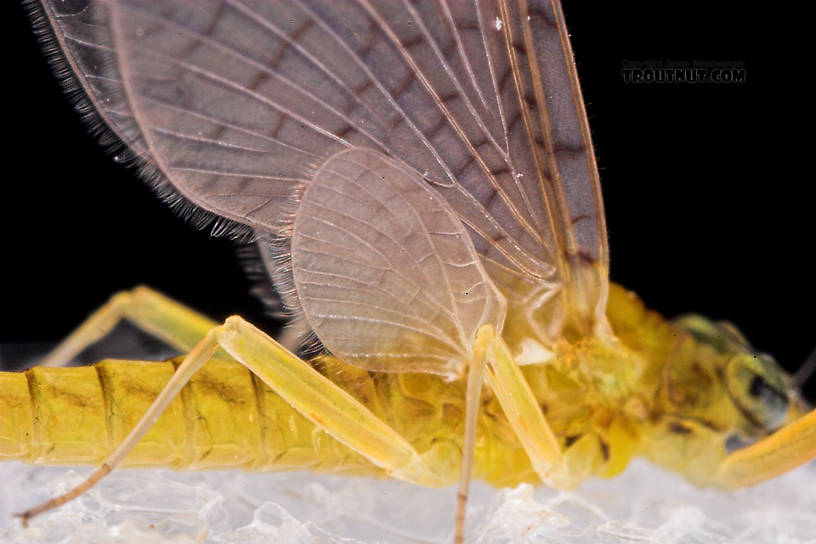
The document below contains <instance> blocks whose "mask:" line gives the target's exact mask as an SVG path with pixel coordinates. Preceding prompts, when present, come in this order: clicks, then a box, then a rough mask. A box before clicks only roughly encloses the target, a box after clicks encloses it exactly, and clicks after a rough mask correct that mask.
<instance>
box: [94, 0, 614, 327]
mask: <svg viewBox="0 0 816 544" xmlns="http://www.w3.org/2000/svg"><path fill="white" fill-rule="evenodd" d="M110 8H111V17H110V21H111V28H112V31H111V35H112V36H113V44H114V49H115V51H116V58H117V63H116V65H117V66H118V68H119V72H120V73H121V75H122V79H123V80H124V83H125V89H126V94H127V97H128V104H129V106H130V108H131V110H132V112H133V114H134V115H135V119H136V121H137V123H138V126H139V127H140V129H141V133H142V134H143V136H144V138H145V140H146V141H147V142H148V147H149V150H150V154H151V156H152V157H153V158H154V159H155V160H156V162H157V163H158V164H159V166H160V168H161V170H162V171H163V173H164V174H165V175H166V176H167V177H168V178H169V180H170V181H171V183H172V184H173V185H174V187H175V188H176V189H177V190H178V191H179V192H180V193H181V194H183V195H184V196H185V197H186V198H187V199H189V200H191V201H192V202H193V203H195V204H196V205H198V206H200V207H202V208H204V209H206V210H209V211H211V212H214V213H216V214H218V215H220V216H223V217H226V218H229V219H232V220H235V221H238V222H241V223H244V224H246V225H249V226H251V227H252V228H254V229H256V230H257V231H259V232H270V233H280V232H282V231H283V230H285V229H286V227H287V225H288V224H289V222H290V218H291V212H292V210H293V204H292V199H295V200H296V199H297V198H298V196H299V195H300V194H301V193H302V191H303V189H304V187H305V186H306V185H308V184H309V183H310V180H311V179H312V178H313V176H314V175H315V173H316V172H317V171H318V169H319V168H320V166H321V165H322V164H323V163H324V162H325V161H326V159H327V158H328V157H330V156H332V155H334V154H336V153H338V152H340V151H343V150H344V149H349V148H351V147H360V148H370V149H372V150H374V151H377V152H379V153H382V154H383V155H386V156H390V157H392V158H394V159H396V160H399V161H401V162H402V163H404V164H406V165H407V166H408V167H409V168H411V169H413V170H414V171H416V172H417V173H418V174H419V176H421V177H422V178H423V179H424V180H426V181H427V182H428V183H429V184H431V185H432V186H433V187H434V188H435V190H436V191H438V192H439V193H440V194H441V195H442V196H443V197H444V198H445V199H446V200H447V201H448V203H449V204H450V206H451V208H452V209H453V210H454V212H455V213H456V214H457V215H458V217H459V218H460V220H461V221H462V222H463V224H464V225H465V226H466V228H467V231H468V233H469V234H470V236H471V238H472V240H473V244H474V246H475V249H476V251H477V253H478V254H479V255H480V256H481V258H482V260H483V263H484V265H485V268H486V270H487V271H488V273H489V275H490V277H491V279H492V280H493V281H494V282H495V283H496V284H497V286H498V287H499V288H500V289H501V291H502V292H503V293H504V294H505V296H506V297H507V298H508V302H509V304H510V313H513V312H514V311H515V312H516V313H519V314H523V315H532V313H533V311H534V310H536V309H537V308H539V307H542V306H543V305H544V301H550V302H551V303H552V301H556V302H555V304H556V306H557V307H556V308H552V307H548V309H547V310H546V313H545V314H544V318H543V320H544V321H545V322H546V323H545V325H553V323H552V322H556V321H558V322H559V323H555V326H550V327H549V328H547V330H543V329H542V330H539V332H540V335H541V336H542V337H545V338H546V337H551V336H552V335H554V334H555V335H557V334H558V330H559V329H558V325H560V321H562V320H563V316H564V315H565V313H569V312H565V311H564V308H563V307H564V306H566V307H567V308H568V309H569V308H572V307H575V308H577V312H578V313H579V314H582V315H583V316H585V317H589V318H590V319H591V318H597V317H599V316H601V315H602V313H603V306H604V303H605V296H604V293H605V291H606V281H607V279H606V269H607V259H608V257H607V248H606V238H605V227H604V218H603V210H602V207H601V200H600V191H599V187H598V179H597V171H596V168H595V163H594V157H593V153H592V146H591V142H590V140H589V133H588V129H587V124H586V119H585V114H584V110H583V104H582V101H581V96H580V90H579V88H578V83H577V78H576V75H575V70H574V67H573V65H572V53H571V50H570V46H569V42H568V39H567V35H566V30H565V27H564V23H563V16H562V14H561V9H560V5H559V4H558V3H557V2H554V1H544V0H540V1H529V2H525V1H521V2H518V3H511V2H508V1H506V0H505V1H500V2H493V1H485V2H480V1H478V0H472V1H451V2H432V1H427V0H420V1H411V2H409V1H408V0H403V1H401V2H398V1H393V2H373V1H368V0H358V1H353V2H352V1H335V0H314V1H307V2H299V3H294V2H288V1H280V2H276V1H271V0H270V1H263V2H260V1H244V0H221V1H217V0H210V1H203V0H174V1H164V2H153V1H150V0H127V1H124V0H122V1H116V2H112V3H111V4H110ZM587 268H589V269H592V270H594V273H592V274H587V273H586V271H585V269H587ZM558 293H560V294H561V296H554V295H556V294H558ZM514 308H515V310H514ZM531 308H532V309H531ZM558 316H561V317H560V318H559V317H558ZM532 321H535V320H534V319H532ZM532 328H534V329H535V327H532Z"/></svg>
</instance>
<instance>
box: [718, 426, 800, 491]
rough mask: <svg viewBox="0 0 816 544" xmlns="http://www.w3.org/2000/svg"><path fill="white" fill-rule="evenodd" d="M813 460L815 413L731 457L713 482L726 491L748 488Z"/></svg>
mask: <svg viewBox="0 0 816 544" xmlns="http://www.w3.org/2000/svg"><path fill="white" fill-rule="evenodd" d="M813 459H816V410H812V411H811V412H810V413H808V414H806V415H805V416H803V417H801V418H799V419H797V420H796V421H794V422H792V423H789V424H788V425H785V426H784V427H782V428H781V429H779V430H778V431H776V432H775V433H774V434H772V435H770V436H768V437H765V438H764V439H762V440H760V441H759V442H757V443H755V444H751V445H750V446H748V447H745V448H742V449H739V450H737V451H735V452H733V453H731V454H730V455H728V456H727V457H726V458H725V459H724V460H723V462H722V464H721V465H720V468H719V470H718V472H717V474H716V477H715V482H714V483H715V484H717V485H719V486H721V487H725V488H734V487H747V486H750V485H754V484H758V483H760V482H763V481H765V480H769V479H771V478H774V477H776V476H779V475H780V474H782V473H784V472H787V471H789V470H792V469H794V468H796V467H798V466H799V465H803V464H805V463H807V462H808V461H811V460H813Z"/></svg>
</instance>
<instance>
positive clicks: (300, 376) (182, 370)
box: [19, 316, 444, 524]
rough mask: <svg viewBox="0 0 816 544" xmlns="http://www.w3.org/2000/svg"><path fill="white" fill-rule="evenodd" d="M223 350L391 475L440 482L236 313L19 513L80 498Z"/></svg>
mask: <svg viewBox="0 0 816 544" xmlns="http://www.w3.org/2000/svg"><path fill="white" fill-rule="evenodd" d="M219 345H220V346H221V347H222V348H224V349H225V350H226V351H227V352H228V353H229V354H231V355H232V356H233V357H234V358H235V359H236V360H237V361H239V362H240V363H242V364H243V365H244V366H246V367H247V368H248V369H249V370H250V371H251V372H253V373H254V374H256V375H257V376H258V377H259V378H261V379H262V380H263V381H264V382H265V383H266V384H267V385H269V386H270V387H271V388H272V389H274V390H275V392H276V393H277V394H278V395H280V396H281V398H283V399H284V400H285V401H287V402H288V403H289V404H291V405H292V406H293V407H294V408H295V409H296V410H297V411H298V412H300V413H301V414H303V415H304V416H305V417H306V418H308V419H310V420H311V421H312V422H314V423H315V424H316V425H318V426H320V427H322V428H323V429H324V430H325V431H326V432H328V433H329V434H331V435H332V436H333V437H334V438H336V439H337V440H339V441H340V442H342V443H344V444H346V445H347V446H348V447H350V448H352V449H354V450H356V451H357V452H359V453H360V454H362V455H364V456H365V457H367V458H368V459H369V460H370V461H371V462H372V463H374V464H375V465H377V466H379V467H381V468H383V469H384V470H385V471H386V473H388V474H390V475H391V476H393V477H395V478H398V479H401V480H406V481H409V482H414V483H418V484H422V485H428V486H439V485H442V484H443V483H444V482H442V481H441V480H440V479H439V477H438V476H437V475H436V474H435V473H433V472H432V471H431V470H430V469H429V468H428V467H427V466H426V464H425V462H424V461H423V460H422V458H421V457H420V456H419V454H418V453H417V452H416V450H414V448H413V447H412V446H411V445H410V444H409V443H408V442H407V441H406V440H405V439H404V438H403V437H402V436H400V435H399V434H398V433H397V432H396V431H395V430H394V429H392V428H391V427H390V426H388V425H387V424H385V423H384V422H383V421H382V420H380V419H378V418H377V417H376V416H375V415H374V414H372V413H371V411H369V410H368V408H366V407H365V406H363V405H362V404H361V403H360V402H359V401H357V400H356V399H354V398H353V397H352V396H351V395H349V394H348V393H346V392H345V391H343V390H342V389H340V388H339V387H338V386H336V385H335V384H334V383H332V382H331V381H330V380H328V379H327V378H325V377H324V376H323V375H321V374H320V373H318V372H317V371H316V370H314V369H313V368H312V367H311V366H310V365H309V364H308V363H306V362H304V361H302V360H301V359H299V358H298V357H296V356H295V355H293V354H292V353H290V352H289V351H287V350H286V349H284V348H283V347H282V346H281V345H280V344H278V343H277V342H275V341H274V340H273V339H272V338H270V337H269V336H267V335H265V334H264V333H263V332H261V331H260V330H258V329H257V328H255V327H253V326H252V325H250V324H249V323H247V322H246V321H244V320H243V319H241V318H240V317H237V316H233V317H230V318H229V319H227V320H226V321H225V322H224V324H223V325H220V326H217V327H215V328H213V329H211V330H210V331H209V332H207V333H206V335H205V336H204V338H203V339H202V340H201V341H200V342H199V343H198V345H197V346H196V347H195V348H194V349H193V350H192V351H191V352H190V353H189V354H188V355H187V357H185V359H184V361H183V362H182V363H181V365H179V367H178V369H177V370H176V373H175V374H174V375H173V378H172V379H171V380H170V381H169V382H168V383H167V385H166V386H165V388H164V389H163V390H162V392H161V393H160V394H159V396H158V397H157V398H156V400H155V401H154V402H153V404H152V405H151V406H150V408H149V409H148V410H147V412H146V413H145V415H144V416H143V417H142V419H141V420H139V423H137V424H136V426H135V427H134V428H133V430H132V431H131V432H130V434H129V435H128V436H127V438H126V439H125V440H124V441H123V442H122V443H121V444H120V445H119V447H118V448H117V449H116V450H115V451H114V452H113V453H112V454H111V455H110V457H109V458H108V459H106V460H105V462H104V463H102V465H101V466H100V467H99V468H97V469H96V470H95V471H94V472H93V473H92V474H91V475H90V476H89V477H88V479H87V480H85V481H84V482H83V483H81V484H80V485H79V486H77V487H75V488H74V489H72V490H70V491H68V492H67V493H65V494H63V495H60V496H59V497H56V498H54V499H52V500H50V501H48V502H45V503H43V504H41V505H39V506H36V507H34V508H32V509H30V510H27V511H26V512H23V513H22V514H19V517H20V518H22V521H23V523H24V524H26V523H27V521H28V520H29V519H31V518H32V517H34V516H36V515H38V514H40V513H42V512H45V511H47V510H50V509H52V508H56V507H58V506H60V505H62V504H65V503H66V502H68V501H70V500H72V499H74V498H76V497H78V496H79V495H81V494H82V493H84V492H85V491H87V490H88V489H90V488H91V487H93V486H94V485H95V484H96V483H97V482H99V481H100V480H101V479H102V478H104V477H105V476H106V475H107V474H109V473H110V472H111V471H112V470H113V469H114V468H115V467H116V466H117V465H118V464H119V463H120V462H121V461H122V460H123V459H124V458H125V457H126V456H127V454H128V453H129V452H130V451H131V450H132V449H133V447H134V446H135V445H136V444H137V443H138V442H139V440H140V439H141V438H142V436H144V434H145V433H146V432H147V431H148V429H149V428H150V426H151V425H153V423H155V421H156V420H157V419H158V417H159V416H160V415H161V413H162V412H163V411H164V409H165V408H166V407H167V405H168V404H169V403H170V402H171V401H172V400H173V398H174V397H175V396H176V395H177V394H178V393H179V391H180V390H181V388H182V387H184V385H185V384H186V383H187V382H188V381H189V380H190V378H191V377H192V375H193V374H195V372H196V371H197V370H198V369H199V368H201V366H202V365H203V364H204V363H206V362H207V360H209V359H210V358H211V357H212V356H213V353H215V351H216V349H217V348H218V346H219Z"/></svg>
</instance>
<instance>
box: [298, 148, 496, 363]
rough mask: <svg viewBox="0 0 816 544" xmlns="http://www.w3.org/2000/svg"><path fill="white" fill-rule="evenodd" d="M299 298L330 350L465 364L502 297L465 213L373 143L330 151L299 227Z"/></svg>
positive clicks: (347, 356)
mask: <svg viewBox="0 0 816 544" xmlns="http://www.w3.org/2000/svg"><path fill="white" fill-rule="evenodd" d="M292 261H293V269H294V280H295V286H296V288H297V293H298V297H300V300H301V302H302V304H303V310H304V314H305V316H306V318H307V319H308V321H309V324H310V325H311V327H312V329H313V330H314V331H315V333H317V336H318V337H319V338H320V340H321V341H322V342H323V343H324V344H325V345H326V347H328V348H329V349H330V350H331V351H332V352H333V353H335V354H336V355H338V356H340V357H341V358H342V359H343V360H345V361H348V362H351V363H353V364H355V365H357V366H360V367H363V368H367V369H369V370H380V371H382V370H400V371H410V370H414V371H417V370H421V371H425V372H434V373H436V374H442V375H446V376H456V375H459V374H460V372H461V370H462V367H463V365H464V363H465V362H467V361H468V360H470V359H471V356H472V344H473V338H474V336H475V334H476V330H477V329H478V328H479V327H480V326H482V325H485V324H490V325H493V327H495V328H496V329H497V330H499V331H500V330H501V327H502V324H503V322H504V313H505V302H504V298H503V297H502V295H501V294H500V293H499V292H498V290H496V288H495V286H494V285H493V283H492V282H491V281H490V278H489V277H488V276H487V273H486V272H485V270H484V268H483V267H482V264H481V262H480V259H479V256H478V255H477V254H476V251H475V250H474V248H473V244H472V243H471V241H470V238H469V237H468V234H467V232H465V228H464V226H463V225H462V223H461V222H460V221H459V220H458V219H457V217H456V214H454V212H453V210H452V209H451V208H450V206H449V205H448V203H447V202H446V201H445V200H444V199H443V198H442V197H441V196H440V195H439V193H438V192H437V191H436V190H434V189H433V187H431V186H430V185H429V184H428V183H426V182H424V181H423V180H421V179H420V178H419V176H417V175H416V173H415V172H413V171H411V170H409V169H407V168H406V167H405V166H403V165H401V164H400V163H398V162H396V161H393V160H392V159H388V158H387V157H385V156H384V155H382V154H381V153H379V152H377V151H373V150H370V149H360V148H352V149H350V150H348V151H342V152H340V153H339V154H337V155H335V156H333V157H331V158H330V159H329V160H328V161H326V163H325V164H324V165H323V166H322V167H321V168H320V170H319V171H318V173H317V175H316V176H315V177H314V179H313V180H312V182H311V183H310V184H309V187H308V188H307V189H306V191H305V192H304V194H303V198H302V201H301V204H300V207H299V209H298V214H297V217H296V218H295V224H294V229H293V234H292Z"/></svg>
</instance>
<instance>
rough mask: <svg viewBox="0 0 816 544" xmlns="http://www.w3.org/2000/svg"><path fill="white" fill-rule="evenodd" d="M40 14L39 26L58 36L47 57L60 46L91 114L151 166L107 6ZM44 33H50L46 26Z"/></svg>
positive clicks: (74, 5)
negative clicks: (124, 83) (121, 69)
mask: <svg viewBox="0 0 816 544" xmlns="http://www.w3.org/2000/svg"><path fill="white" fill-rule="evenodd" d="M35 9H36V10H37V12H36V14H35V17H36V16H38V15H42V17H43V19H42V20H37V23H35V24H42V25H45V24H47V25H48V27H50V29H51V31H52V32H53V34H52V35H51V37H52V38H53V41H54V42H55V43H54V44H53V45H52V44H51V43H47V45H46V47H47V48H48V49H49V51H48V52H49V53H50V52H51V50H50V49H51V47H53V46H54V45H55V46H58V47H59V52H61V53H62V56H61V57H60V58H62V59H64V60H65V62H66V64H68V66H70V68H71V74H72V76H73V77H74V78H75V82H76V84H77V85H78V86H79V87H81V88H82V89H83V90H84V93H85V97H86V98H87V100H88V102H89V104H90V107H89V108H87V110H86V113H88V114H91V115H93V114H95V115H98V116H99V117H100V118H101V120H102V121H103V122H104V123H105V124H106V125H107V126H108V127H109V128H110V129H111V130H112V131H113V133H114V134H115V135H116V136H117V137H118V138H119V139H120V140H121V142H122V143H123V144H124V145H125V146H126V147H127V148H128V149H129V150H130V151H132V152H133V153H135V154H136V155H137V156H139V157H140V158H142V159H143V160H146V161H147V162H149V163H151V164H152V163H153V162H154V161H153V160H152V158H151V157H150V152H149V150H148V148H147V143H146V142H145V141H144V138H143V137H142V134H141V129H140V128H139V126H138V125H137V124H136V122H135V120H134V118H133V111H132V110H131V108H130V104H129V103H128V100H127V96H126V95H125V89H124V86H123V82H122V76H121V74H120V73H119V64H118V63H119V60H118V57H117V54H116V50H115V48H114V43H113V36H112V34H111V32H112V28H111V25H110V9H109V5H108V3H107V2H105V1H104V0H58V1H55V2H52V1H48V2H42V3H41V4H39V5H38V6H35ZM42 30H43V31H46V29H45V27H44V26H43V29H42ZM55 52H56V51H55ZM71 90H72V91H73V90H78V89H74V88H73V87H72V88H71Z"/></svg>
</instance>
